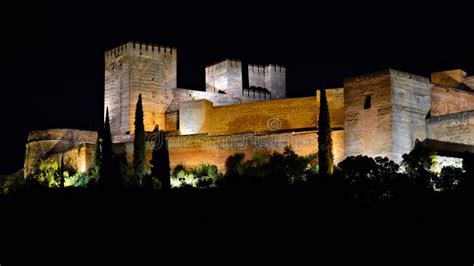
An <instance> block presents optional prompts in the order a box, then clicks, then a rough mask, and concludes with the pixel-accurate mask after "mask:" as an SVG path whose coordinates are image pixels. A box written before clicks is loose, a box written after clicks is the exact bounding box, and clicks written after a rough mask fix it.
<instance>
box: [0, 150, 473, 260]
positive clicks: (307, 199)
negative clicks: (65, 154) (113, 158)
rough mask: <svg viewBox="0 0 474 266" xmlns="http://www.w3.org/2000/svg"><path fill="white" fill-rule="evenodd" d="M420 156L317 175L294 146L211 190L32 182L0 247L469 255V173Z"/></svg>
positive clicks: (231, 167) (348, 163)
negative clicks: (436, 168) (432, 166)
mask: <svg viewBox="0 0 474 266" xmlns="http://www.w3.org/2000/svg"><path fill="white" fill-rule="evenodd" d="M423 156H426V153H423V154H421V155H420V154H416V153H413V154H412V155H407V156H406V157H405V160H404V163H403V164H402V165H404V167H405V169H404V170H403V171H401V170H400V169H399V166H398V165H396V164H394V163H393V162H391V161H389V160H387V159H383V158H376V159H372V158H368V157H363V156H359V157H349V158H347V159H346V160H344V161H343V162H341V163H340V164H339V165H338V166H337V167H336V168H335V170H334V173H333V174H332V175H330V176H328V177H326V178H322V177H320V176H319V175H318V174H317V171H315V170H317V165H313V168H312V167H309V168H308V166H307V163H308V162H311V160H314V159H315V156H312V157H310V158H303V157H299V156H296V155H295V154H294V153H292V151H291V149H287V150H286V151H285V153H282V154H278V153H274V154H270V155H268V157H265V159H262V158H254V159H252V160H248V161H245V160H243V156H242V155H239V154H236V155H234V156H232V157H230V158H229V159H228V165H227V167H228V169H227V173H226V174H225V175H220V176H217V177H216V179H215V181H212V182H207V183H206V182H204V181H201V183H202V184H201V185H200V186H198V187H196V186H192V185H186V183H183V185H182V186H180V187H179V188H173V189H171V190H162V189H156V188H154V187H150V186H134V187H133V186H129V187H125V186H122V187H120V188H116V189H114V190H105V191H104V190H103V189H102V188H101V186H100V182H96V183H93V182H91V183H90V185H88V186H86V187H66V188H61V187H56V188H48V187H47V186H44V185H41V184H39V183H35V182H32V183H29V184H26V185H24V186H22V187H20V188H19V189H18V190H17V191H16V192H15V193H13V194H7V195H5V196H3V197H1V198H0V209H1V211H2V221H1V228H2V231H3V232H2V239H3V240H4V241H5V243H8V246H9V248H12V247H15V246H17V244H20V243H23V241H25V239H28V243H29V245H30V246H39V247H41V246H42V245H45V242H44V241H45V239H48V240H53V241H55V243H68V245H71V244H70V243H71V242H73V244H72V246H74V248H75V249H76V248H77V247H76V245H79V244H78V243H82V242H85V243H88V244H87V248H88V249H89V248H91V249H97V248H100V247H101V245H103V243H105V242H112V243H115V244H117V245H119V244H118V243H121V244H120V245H127V243H129V244H130V243H134V244H130V245H131V246H128V247H126V248H125V249H126V250H128V251H130V250H129V249H139V250H140V249H141V248H143V249H149V248H152V247H156V246H157V245H165V246H167V248H170V249H171V250H174V251H175V252H178V253H180V252H181V251H183V252H184V251H186V250H188V249H190V250H194V251H196V250H201V249H204V251H203V252H205V253H203V254H201V256H208V255H209V256H210V254H212V253H213V252H220V251H218V250H220V249H223V250H224V251H227V252H234V251H238V252H241V253H242V254H249V252H256V251H258V253H259V254H260V252H265V251H264V250H266V249H267V248H270V249H274V248H277V249H283V250H285V252H290V251H291V252H303V253H304V254H306V255H308V254H312V253H307V252H310V251H311V249H313V248H314V247H315V246H317V245H319V246H321V247H322V250H325V249H329V250H331V249H332V248H331V247H333V248H337V250H340V252H342V251H343V250H344V252H346V251H345V250H349V251H354V252H355V251H357V252H360V251H364V250H365V251H366V252H369V251H370V252H389V253H390V252H393V251H395V250H398V249H401V250H403V252H404V253H403V254H416V255H420V254H422V253H420V252H424V251H426V252H427V253H426V256H428V254H433V252H438V251H439V252H442V253H440V254H439V256H448V255H450V254H454V253H451V252H455V253H457V255H456V256H464V254H466V255H467V254H469V253H465V252H468V251H469V249H470V247H471V246H472V244H471V243H470V242H471V241H472V226H473V223H472V222H473V219H472V217H471V216H472V202H473V201H472V195H473V194H472V191H473V190H472V181H471V180H472V179H470V177H472V164H467V163H465V167H464V169H459V168H452V167H448V168H445V169H443V170H442V171H441V173H438V174H434V173H432V172H431V171H429V170H428V169H427V168H425V167H427V164H424V163H423V162H428V161H429V160H424V159H423V158H426V157H423ZM316 158H317V157H316ZM261 160H263V161H261ZM465 162H466V160H465ZM471 163H472V161H471ZM309 165H310V166H311V163H310V164H309ZM470 167H471V168H470ZM315 168H316V169H315ZM177 170H179V169H174V170H173V171H174V172H176V171H177ZM201 170H202V169H201ZM180 171H184V170H180ZM194 171H196V170H194ZM198 183H199V182H198ZM211 183H212V184H211ZM436 186H437V189H436V190H433V187H436ZM149 243H152V244H149ZM240 243H242V244H240ZM108 245H110V244H108ZM112 245H113V244H112ZM79 246H80V247H79V248H84V247H83V246H82V244H80V245H79ZM310 247H313V248H310ZM56 248H58V249H62V248H65V249H66V250H69V247H63V246H61V244H59V245H58V246H57V247H56ZM122 248H124V247H123V246H122ZM308 249H310V250H308ZM318 250H321V249H318ZM153 252H158V253H160V252H162V251H156V250H155V251H153ZM311 252H316V253H317V250H312V251H311ZM150 254H154V253H150Z"/></svg>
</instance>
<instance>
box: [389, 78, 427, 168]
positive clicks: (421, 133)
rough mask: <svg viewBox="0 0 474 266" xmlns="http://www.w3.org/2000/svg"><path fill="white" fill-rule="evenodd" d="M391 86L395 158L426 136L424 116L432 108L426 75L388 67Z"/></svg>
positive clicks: (409, 149)
mask: <svg viewBox="0 0 474 266" xmlns="http://www.w3.org/2000/svg"><path fill="white" fill-rule="evenodd" d="M390 73H391V75H390V77H391V80H390V82H391V89H392V94H391V97H392V113H393V115H392V130H393V131H392V134H393V135H392V142H393V157H392V159H393V160H394V161H395V162H400V161H401V160H402V155H403V154H405V153H409V152H410V151H412V150H413V148H414V147H415V141H416V139H420V140H423V139H424V138H425V119H426V116H427V114H428V112H429V111H430V108H431V101H430V93H431V87H432V85H431V83H430V81H429V79H428V78H425V77H420V76H416V75H413V74H410V73H406V72H401V71H395V70H391V71H390Z"/></svg>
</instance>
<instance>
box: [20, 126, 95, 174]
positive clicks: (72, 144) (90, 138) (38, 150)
mask: <svg viewBox="0 0 474 266" xmlns="http://www.w3.org/2000/svg"><path fill="white" fill-rule="evenodd" d="M96 140H97V132H93V131H84V130H76V129H49V130H39V131H33V132H31V133H30V134H29V135H28V141H27V143H26V153H25V162H24V166H23V167H24V173H25V177H27V176H28V175H31V174H33V173H34V172H35V171H36V169H37V166H38V163H39V162H40V160H44V159H47V158H54V159H56V160H57V161H58V163H60V162H61V157H62V156H64V165H65V167H66V168H70V169H74V170H76V171H82V172H84V171H87V170H88V169H89V168H90V167H91V166H92V158H93V156H94V149H95V143H96Z"/></svg>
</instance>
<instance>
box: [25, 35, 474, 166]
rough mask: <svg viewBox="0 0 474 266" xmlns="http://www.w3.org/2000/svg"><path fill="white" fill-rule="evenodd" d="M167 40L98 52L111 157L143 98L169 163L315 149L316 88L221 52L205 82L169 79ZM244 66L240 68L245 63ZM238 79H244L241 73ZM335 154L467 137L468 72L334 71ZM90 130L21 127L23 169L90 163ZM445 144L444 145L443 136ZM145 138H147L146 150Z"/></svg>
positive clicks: (472, 124)
mask: <svg viewBox="0 0 474 266" xmlns="http://www.w3.org/2000/svg"><path fill="white" fill-rule="evenodd" d="M176 64H177V51H176V49H175V48H169V47H162V46H157V45H150V44H143V43H136V42H129V43H126V44H124V45H122V46H119V47H117V48H114V49H112V50H110V51H107V52H106V53H105V86H104V92H105V100H104V108H108V109H109V115H110V121H111V131H112V135H113V142H114V152H115V153H116V156H124V157H125V158H126V159H127V160H128V161H129V162H131V158H132V154H133V133H134V125H133V124H134V113H135V106H136V102H137V99H138V95H139V94H141V95H142V98H143V107H144V123H145V130H146V131H148V132H151V131H152V130H153V129H154V128H155V127H156V126H159V127H160V129H164V130H165V131H166V135H167V138H168V141H169V144H170V160H171V166H175V165H177V164H178V163H182V164H186V165H196V164H200V163H212V164H215V165H217V166H218V168H219V170H221V171H225V169H224V165H225V160H226V158H227V157H228V156H230V155H232V154H233V153H235V152H237V151H238V152H244V153H245V154H246V157H247V158H250V157H251V156H252V155H253V154H255V153H256V152H271V151H282V150H283V148H284V147H285V146H287V145H291V146H292V147H293V149H294V150H295V151H296V152H297V153H298V154H301V155H307V154H310V153H315V152H317V130H318V128H317V119H318V112H319V91H317V93H316V94H315V95H312V96H309V97H302V98H291V99H288V98H286V68H285V67H283V66H278V65H267V66H258V65H246V66H245V65H243V64H242V62H241V61H239V60H230V59H227V60H224V61H221V62H219V63H217V64H214V65H211V66H208V67H206V69H205V75H206V79H205V80H206V81H205V88H204V89H205V91H197V90H190V89H181V88H177V87H176V78H177V71H176V70H177V68H176V67H177V65H176ZM244 71H248V72H245V73H244ZM245 79H248V80H245ZM326 91H327V97H328V105H329V111H330V119H331V127H332V128H333V132H332V137H333V143H334V146H333V153H334V155H335V161H336V163H337V162H339V161H341V160H342V159H343V158H344V157H346V156H353V155H360V154H363V155H368V156H384V157H388V158H390V159H392V160H394V161H396V162H400V160H401V158H402V155H403V154H405V153H408V152H410V151H411V150H412V148H413V147H414V145H415V142H416V141H417V140H419V141H428V142H429V141H431V142H433V141H434V142H435V143H446V145H447V147H445V148H447V149H449V147H448V146H449V145H451V144H452V145H453V146H456V145H457V146H459V145H464V146H467V147H468V149H465V150H473V149H472V148H471V147H473V146H474V119H473V112H474V77H473V76H468V75H467V73H465V72H464V71H462V70H449V71H442V72H436V73H433V74H432V76H431V81H430V79H428V78H424V77H420V76H417V75H413V74H409V73H405V72H401V71H397V70H393V69H389V70H386V71H381V72H377V73H371V74H366V75H361V76H357V77H352V78H347V79H345V80H344V88H338V89H328V90H326ZM96 138H97V133H96V132H91V131H80V130H73V129H52V130H42V131H34V132H31V133H30V134H29V136H28V142H27V144H26V155H25V164H24V170H25V175H29V174H32V173H34V171H35V169H36V167H37V164H38V162H39V161H40V160H42V159H45V158H48V157H53V158H55V159H57V160H59V158H60V156H61V157H65V158H66V162H67V164H68V167H71V168H75V169H76V170H79V171H86V170H87V169H89V168H90V166H91V164H92V156H93V151H94V145H95V141H96ZM448 144H449V145H448ZM152 148H153V143H152V142H148V145H147V156H148V157H149V158H151V152H152Z"/></svg>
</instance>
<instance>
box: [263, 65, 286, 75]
mask: <svg viewBox="0 0 474 266" xmlns="http://www.w3.org/2000/svg"><path fill="white" fill-rule="evenodd" d="M265 71H266V72H268V73H270V72H282V73H284V72H286V68H285V67H284V66H282V65H274V64H270V65H267V66H266V70H265Z"/></svg>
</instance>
